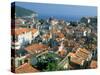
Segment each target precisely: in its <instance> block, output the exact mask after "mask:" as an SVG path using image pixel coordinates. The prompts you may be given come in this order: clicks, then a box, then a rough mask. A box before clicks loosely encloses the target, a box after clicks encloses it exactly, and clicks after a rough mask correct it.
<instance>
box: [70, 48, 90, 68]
mask: <svg viewBox="0 0 100 75" xmlns="http://www.w3.org/2000/svg"><path fill="white" fill-rule="evenodd" d="M68 57H70V62H72V63H74V64H76V65H80V66H84V63H85V62H89V61H91V58H92V54H91V53H90V52H89V51H88V50H86V49H85V48H78V50H76V52H75V53H72V52H70V53H69V54H68Z"/></svg>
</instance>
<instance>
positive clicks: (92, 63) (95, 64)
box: [90, 60, 97, 68]
mask: <svg viewBox="0 0 100 75" xmlns="http://www.w3.org/2000/svg"><path fill="white" fill-rule="evenodd" d="M90 68H97V61H95V60H92V61H91V64H90Z"/></svg>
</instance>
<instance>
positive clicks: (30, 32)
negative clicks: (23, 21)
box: [11, 27, 39, 49]
mask: <svg viewBox="0 0 100 75" xmlns="http://www.w3.org/2000/svg"><path fill="white" fill-rule="evenodd" d="M11 35H12V36H11V37H12V48H13V49H20V48H22V47H23V46H25V45H28V44H31V43H32V40H34V38H35V37H36V36H38V35H39V32H38V30H37V29H34V28H32V29H29V28H21V27H18V28H15V29H12V30H11Z"/></svg>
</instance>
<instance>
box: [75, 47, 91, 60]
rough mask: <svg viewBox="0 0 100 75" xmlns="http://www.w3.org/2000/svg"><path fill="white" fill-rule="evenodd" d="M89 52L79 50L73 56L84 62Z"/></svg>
mask: <svg viewBox="0 0 100 75" xmlns="http://www.w3.org/2000/svg"><path fill="white" fill-rule="evenodd" d="M89 54H90V52H89V51H87V50H86V49H85V48H83V49H82V48H80V49H78V50H77V51H76V53H75V55H76V56H78V57H80V58H83V59H84V60H86V59H87V58H88V56H89Z"/></svg>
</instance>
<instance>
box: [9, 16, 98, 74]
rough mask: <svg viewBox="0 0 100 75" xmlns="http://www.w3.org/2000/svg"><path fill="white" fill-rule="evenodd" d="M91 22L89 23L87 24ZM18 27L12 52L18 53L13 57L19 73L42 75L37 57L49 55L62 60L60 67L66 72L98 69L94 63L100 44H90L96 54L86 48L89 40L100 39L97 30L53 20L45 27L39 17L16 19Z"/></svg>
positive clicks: (12, 44)
mask: <svg viewBox="0 0 100 75" xmlns="http://www.w3.org/2000/svg"><path fill="white" fill-rule="evenodd" d="M12 21H13V20H12ZM83 21H84V20H82V22H83ZM85 21H86V20H85ZM90 22H91V20H90V19H87V23H89V24H90ZM12 23H13V22H12ZM14 23H15V26H14V28H13V26H12V29H11V49H12V52H13V51H14V52H15V55H14V56H12V61H13V62H12V65H13V66H12V68H15V70H14V71H15V72H16V73H25V72H39V71H40V70H39V69H38V68H36V67H35V66H34V67H33V66H32V64H36V63H37V61H36V57H38V56H41V55H43V54H45V53H48V52H49V51H53V53H55V54H57V55H58V56H60V57H61V58H62V61H61V62H59V64H58V66H59V65H60V66H61V67H63V69H82V68H96V67H97V60H96V59H93V57H96V55H97V53H96V52H97V46H96V44H92V43H91V42H89V44H90V45H93V48H94V49H93V50H91V49H89V48H86V47H85V44H86V42H87V43H88V41H90V39H89V40H87V39H88V37H92V36H91V35H93V34H94V33H95V35H94V36H97V34H96V32H95V29H93V28H91V27H86V26H84V25H81V23H80V24H78V25H77V26H76V27H74V26H72V25H71V24H70V22H65V21H64V20H57V19H55V18H53V17H51V18H49V19H48V20H47V21H46V23H44V24H42V25H41V23H40V22H39V21H38V19H36V17H31V18H29V19H25V17H24V18H20V17H19V18H15V22H14ZM14 23H13V24H14ZM13 24H12V25H13ZM82 24H83V23H82ZM32 57H33V58H32ZM54 58H55V57H54Z"/></svg>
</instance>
